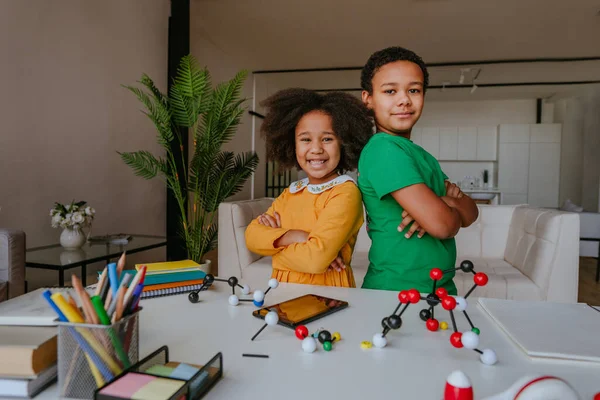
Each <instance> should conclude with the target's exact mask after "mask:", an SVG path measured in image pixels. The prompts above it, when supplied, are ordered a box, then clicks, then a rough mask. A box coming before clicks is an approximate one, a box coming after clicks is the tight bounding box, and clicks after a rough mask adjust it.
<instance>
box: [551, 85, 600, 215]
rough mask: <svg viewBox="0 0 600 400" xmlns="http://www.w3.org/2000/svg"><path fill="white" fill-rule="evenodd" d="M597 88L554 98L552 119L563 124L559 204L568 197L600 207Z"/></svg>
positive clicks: (599, 103)
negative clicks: (562, 97)
mask: <svg viewBox="0 0 600 400" xmlns="http://www.w3.org/2000/svg"><path fill="white" fill-rule="evenodd" d="M598 110H600V89H596V90H589V91H586V92H583V93H581V94H579V95H578V96H573V97H570V98H566V99H559V100H556V101H555V112H554V115H555V122H560V123H562V124H563V136H562V148H561V187H560V203H561V204H562V203H563V202H564V201H565V200H566V199H571V201H573V202H574V203H575V204H578V205H582V206H583V208H584V209H585V210H587V211H598V210H599V204H598V203H599V201H600V198H599V196H600V195H599V179H600V157H599V156H598V154H599V153H600V112H599V111H598Z"/></svg>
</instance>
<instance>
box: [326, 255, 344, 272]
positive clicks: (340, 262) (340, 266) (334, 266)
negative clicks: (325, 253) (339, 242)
mask: <svg viewBox="0 0 600 400" xmlns="http://www.w3.org/2000/svg"><path fill="white" fill-rule="evenodd" d="M344 269H346V265H344V259H343V258H342V251H341V250H340V252H339V253H338V256H337V257H336V258H335V260H333V262H332V263H331V265H330V266H329V268H327V271H337V272H341V271H342V270H344Z"/></svg>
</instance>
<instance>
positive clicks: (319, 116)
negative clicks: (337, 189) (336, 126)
mask: <svg viewBox="0 0 600 400" xmlns="http://www.w3.org/2000/svg"><path fill="white" fill-rule="evenodd" d="M341 144H342V143H341V142H340V140H339V139H338V137H337V136H336V135H335V134H334V133H333V124H332V121H331V117H330V116H329V115H328V114H325V113H323V112H321V111H311V112H309V113H307V114H305V115H304V116H303V117H302V118H301V119H300V121H299V122H298V125H296V160H297V161H298V165H300V168H302V170H303V171H304V172H306V175H307V176H308V180H309V182H310V183H311V184H313V185H315V184H320V183H325V182H329V181H330V180H331V179H333V178H334V177H335V176H337V167H338V164H339V163H340V155H341V154H340V148H341Z"/></svg>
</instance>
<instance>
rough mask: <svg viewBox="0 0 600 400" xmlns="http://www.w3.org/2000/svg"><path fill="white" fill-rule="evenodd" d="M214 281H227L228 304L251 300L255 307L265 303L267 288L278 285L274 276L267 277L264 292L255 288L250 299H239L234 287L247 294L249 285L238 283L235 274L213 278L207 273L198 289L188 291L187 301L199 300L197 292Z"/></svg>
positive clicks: (234, 304) (273, 287) (235, 304)
mask: <svg viewBox="0 0 600 400" xmlns="http://www.w3.org/2000/svg"><path fill="white" fill-rule="evenodd" d="M215 281H217V282H227V283H228V284H229V286H231V292H232V294H231V295H230V296H229V304H230V305H232V306H237V305H238V304H239V303H240V301H251V302H252V303H254V305H255V306H256V307H262V305H263V304H265V296H266V295H267V293H269V290H271V289H276V288H277V286H279V281H278V280H277V279H275V278H272V279H269V284H268V285H269V287H268V288H267V290H265V291H264V292H263V291H262V290H255V291H254V293H252V299H240V298H239V297H238V296H237V295H236V294H235V288H236V287H239V288H241V289H242V294H243V295H248V294H249V293H250V286H248V285H244V286H242V285H240V284H239V282H238V278H236V277H235V276H232V277H231V278H229V279H221V278H215V277H214V275H211V274H207V275H206V276H205V277H204V281H203V282H202V286H200V288H199V289H198V290H194V291H193V292H190V294H189V295H188V299H189V301H190V302H192V303H197V302H198V301H199V300H200V296H199V293H200V292H202V291H204V290H208V288H209V287H211V286H212V284H213V283H214V282H215ZM275 323H277V322H275Z"/></svg>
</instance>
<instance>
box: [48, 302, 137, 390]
mask: <svg viewBox="0 0 600 400" xmlns="http://www.w3.org/2000/svg"><path fill="white" fill-rule="evenodd" d="M140 311H141V308H140V309H139V310H138V311H136V312H135V313H133V314H131V315H128V316H127V317H124V318H123V319H121V320H119V321H117V322H115V323H114V324H112V325H94V324H82V323H70V322H57V324H58V388H59V394H60V396H61V398H76V399H93V398H94V392H95V391H96V389H97V388H99V387H102V386H104V385H105V384H106V383H107V382H110V381H112V380H113V379H114V378H115V377H116V376H118V375H119V374H120V373H121V372H123V371H124V370H126V369H127V368H129V367H131V366H132V365H134V364H135V363H137V362H138V359H139V356H138V354H139V312H140Z"/></svg>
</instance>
